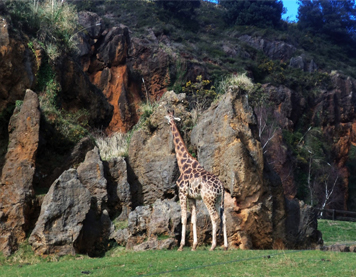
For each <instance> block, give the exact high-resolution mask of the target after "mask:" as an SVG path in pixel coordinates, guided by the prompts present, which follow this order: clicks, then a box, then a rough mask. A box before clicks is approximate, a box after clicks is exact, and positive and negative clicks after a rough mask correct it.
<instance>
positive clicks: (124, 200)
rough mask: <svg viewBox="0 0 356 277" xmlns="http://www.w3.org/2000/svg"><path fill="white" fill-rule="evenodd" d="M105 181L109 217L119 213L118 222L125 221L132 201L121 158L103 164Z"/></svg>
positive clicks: (125, 168)
mask: <svg viewBox="0 0 356 277" xmlns="http://www.w3.org/2000/svg"><path fill="white" fill-rule="evenodd" d="M104 167H105V176H106V180H107V191H108V208H109V214H110V216H111V217H114V216H115V215H116V214H117V213H118V212H119V213H120V215H119V217H118V218H117V219H118V220H127V219H128V216H129V213H130V212H131V207H132V199H131V191H130V184H129V183H128V181H127V165H126V162H125V159H124V158H123V157H119V158H113V159H111V160H109V161H107V162H104Z"/></svg>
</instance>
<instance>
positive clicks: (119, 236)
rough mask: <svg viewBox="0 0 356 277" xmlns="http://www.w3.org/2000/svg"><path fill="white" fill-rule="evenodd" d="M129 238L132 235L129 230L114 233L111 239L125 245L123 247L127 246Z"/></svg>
mask: <svg viewBox="0 0 356 277" xmlns="http://www.w3.org/2000/svg"><path fill="white" fill-rule="evenodd" d="M129 237H130V233H129V231H128V229H127V228H125V229H119V230H116V231H113V232H112V234H111V235H110V239H114V240H115V241H116V242H117V244H118V245H123V246H126V243H127V241H128V239H129Z"/></svg>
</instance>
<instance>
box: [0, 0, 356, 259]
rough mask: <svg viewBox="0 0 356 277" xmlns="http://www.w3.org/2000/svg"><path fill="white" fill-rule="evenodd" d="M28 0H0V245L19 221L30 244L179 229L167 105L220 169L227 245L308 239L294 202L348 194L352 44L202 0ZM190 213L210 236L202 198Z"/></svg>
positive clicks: (332, 200) (291, 243)
mask: <svg viewBox="0 0 356 277" xmlns="http://www.w3.org/2000/svg"><path fill="white" fill-rule="evenodd" d="M33 3H37V2H36V1H34V2H32V1H27V2H24V4H21V5H19V4H18V2H16V1H7V2H4V3H1V4H0V10H1V11H2V12H3V14H4V15H2V16H1V17H0V20H1V22H3V27H2V28H1V29H0V31H1V33H0V35H1V36H0V46H1V47H0V50H1V51H0V55H1V56H0V57H1V59H0V65H1V67H0V68H1V70H0V81H1V82H0V96H1V98H0V99H1V102H0V112H1V115H0V129H1V134H0V141H1V147H0V169H1V172H2V174H1V179H0V183H1V184H2V186H1V190H0V197H1V206H0V219H1V220H2V223H4V224H3V225H2V227H1V228H2V229H0V231H1V234H2V236H1V238H0V249H1V250H2V251H3V252H4V253H5V254H10V253H12V252H13V251H14V250H16V249H17V247H18V243H20V242H22V241H24V240H25V239H26V237H29V236H30V243H31V245H32V247H33V249H34V251H36V253H37V254H39V253H40V254H51V253H62V254H68V253H72V254H73V253H88V254H89V255H90V256H98V255H101V254H102V253H103V251H106V250H107V248H108V243H107V242H108V241H113V240H115V241H116V242H117V243H119V244H122V245H126V246H127V247H128V248H130V247H131V248H134V249H135V247H138V248H140V247H143V248H144V247H149V248H160V247H166V248H171V247H173V246H174V245H176V244H177V241H179V240H180V234H179V231H178V230H180V228H181V225H180V223H179V220H178V219H177V214H179V210H180V208H179V207H178V205H177V202H176V201H177V198H178V192H177V188H176V185H175V180H176V179H177V178H178V176H179V172H178V167H177V164H176V158H175V154H174V150H173V148H172V142H171V139H170V133H169V130H168V128H167V124H164V115H165V107H166V106H170V107H173V108H174V109H175V110H176V113H177V114H178V115H179V117H181V118H182V122H181V124H180V127H179V128H180V132H181V134H182V137H183V139H184V141H185V143H186V144H187V148H188V150H189V152H190V153H191V154H192V155H193V156H194V157H197V159H198V160H199V161H200V162H201V163H202V164H203V165H204V167H206V169H207V170H210V171H212V172H213V173H215V174H216V175H218V176H219V178H220V179H221V180H222V181H223V183H224V186H225V190H226V195H227V196H226V197H227V199H228V201H227V203H228V204H227V207H228V208H227V209H228V211H229V224H230V225H229V230H230V231H229V232H230V233H229V240H230V246H232V247H239V248H241V249H251V248H254V249H266V248H268V249H270V248H277V249H281V248H282V249H284V248H293V249H300V248H305V247H310V245H312V247H315V246H316V245H317V244H320V243H321V237H320V232H319V231H318V230H317V223H316V213H315V211H314V210H312V209H311V208H310V207H309V206H307V205H305V203H306V204H308V205H311V206H313V207H318V208H321V207H323V208H324V207H325V208H332V209H340V210H356V202H355V199H356V184H355V183H354V179H355V176H354V168H355V166H356V160H355V159H356V157H355V151H356V147H355V145H356V144H355V143H356V141H355V138H356V135H355V134H356V124H355V123H356V113H355V104H356V96H355V95H354V94H353V91H354V89H355V86H356V80H355V79H354V78H355V77H356V75H355V72H356V71H355V69H356V57H355V55H354V53H355V51H353V50H354V49H353V48H352V47H353V45H352V44H340V43H336V42H335V41H333V40H330V39H328V38H327V37H326V36H325V35H322V34H321V35H318V34H313V33H312V32H310V31H309V30H304V29H301V28H300V27H298V25H297V24H296V23H288V22H283V21H280V22H278V25H276V26H274V27H272V26H269V27H268V28H267V27H263V28H262V27H261V26H260V27H256V26H252V25H234V26H231V25H229V24H227V21H226V20H225V19H226V9H225V8H224V7H222V6H218V5H215V4H213V3H210V2H201V4H200V6H199V7H195V8H194V9H190V8H189V9H188V10H186V9H182V11H179V12H176V11H172V10H169V9H167V8H165V7H164V6H161V5H157V4H156V3H155V2H154V1H137V2H134V4H132V2H130V1H89V0H88V1H68V3H67V2H66V3H64V4H63V3H61V1H52V2H51V1H44V2H43V5H42V3H41V4H38V5H39V6H36V5H35V6H33ZM29 11H31V13H30V12H29ZM171 90H173V91H174V93H173V92H172V91H171ZM227 122H228V123H227ZM96 146H98V147H99V149H98V148H96ZM19 172H20V173H19ZM69 195H71V196H69ZM73 195H74V196H75V197H73ZM55 199H72V200H71V201H74V202H73V203H72V202H70V201H69V202H65V203H64V202H60V201H59V202H51V201H56V200H55ZM299 200H302V201H299ZM13 207H16V208H13ZM73 207H74V208H73ZM77 207H79V208H78V210H76V209H77ZM167 210H169V211H170V212H169V215H167V217H164V218H163V219H162V222H161V221H159V222H158V223H157V222H155V220H157V218H158V217H157V214H159V213H161V211H167ZM58 211H60V212H59V214H61V213H63V214H65V216H64V217H63V218H62V217H59V215H58ZM67 213H68V214H67ZM58 218H61V219H60V220H59V219H58ZM134 218H137V220H138V218H140V219H144V220H145V221H146V223H147V224H146V225H145V224H143V225H142V224H141V223H138V222H139V221H135V220H134ZM199 218H200V220H201V221H200V222H201V224H200V225H199V226H198V229H199V231H200V232H201V233H202V234H203V235H201V236H200V237H199V243H207V242H209V241H210V240H211V237H210V236H211V235H210V233H211V225H209V223H208V222H209V220H208V215H207V213H206V212H204V208H203V207H201V208H199ZM66 220H68V221H66ZM59 222H62V223H61V224H59ZM156 223H157V226H161V225H159V224H162V226H163V227H162V226H161V227H162V228H158V227H157V226H156V225H155V224H156ZM66 226H72V227H71V228H73V230H76V231H75V232H74V234H73V233H72V234H71V236H69V234H67V233H66V232H67V231H66V230H67V229H66ZM117 226H123V227H122V228H121V227H119V228H118V227H117ZM237 226H239V227H237ZM295 226H298V228H296V227H295ZM156 227H157V228H156ZM46 228H49V229H46ZM92 230H95V231H92ZM64 233H66V234H65V235H63V234H64ZM44 234H46V236H45V235H44ZM59 234H61V235H59ZM161 237H163V238H164V239H163V240H162V239H160V238H161ZM57 238H61V241H56V239H57ZM148 238H154V240H153V241H150V240H148ZM147 240H148V241H147ZM190 240H191V237H190ZM88 241H90V242H91V243H87V242H88ZM162 241H163V242H162Z"/></svg>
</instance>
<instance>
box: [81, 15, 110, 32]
mask: <svg viewBox="0 0 356 277" xmlns="http://www.w3.org/2000/svg"><path fill="white" fill-rule="evenodd" d="M78 23H79V24H80V25H81V26H83V28H85V31H86V32H88V35H89V36H90V37H92V38H99V37H100V35H101V34H102V32H103V31H104V27H105V26H104V21H103V19H102V18H101V17H100V16H98V15H97V14H96V13H92V12H88V11H81V12H79V13H78Z"/></svg>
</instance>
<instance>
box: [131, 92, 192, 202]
mask: <svg viewBox="0 0 356 277" xmlns="http://www.w3.org/2000/svg"><path fill="white" fill-rule="evenodd" d="M167 106H172V107H174V109H175V112H176V115H177V116H179V117H181V118H182V124H183V125H185V126H187V125H188V124H191V119H190V114H189V113H188V112H186V111H185V107H186V101H185V95H184V94H180V95H176V94H175V93H174V92H173V91H169V92H166V93H165V94H164V96H163V97H162V99H161V101H160V102H159V106H158V107H157V108H156V109H155V111H154V112H153V114H152V115H151V116H150V118H149V119H148V120H147V121H146V123H145V124H144V125H143V127H142V128H140V129H139V130H137V131H135V132H134V133H133V134H132V138H131V142H130V146H129V151H128V152H129V153H128V174H129V183H130V185H131V192H132V201H133V207H136V206H138V205H143V204H144V205H146V204H152V203H154V202H155V201H156V200H157V199H164V198H172V197H174V196H176V195H177V188H176V184H175V181H176V179H177V178H178V176H179V170H178V166H177V161H176V157H175V153H174V146H173V139H172V135H171V133H170V129H169V126H168V124H167V121H166V120H165V118H164V116H165V115H166V108H167Z"/></svg>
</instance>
